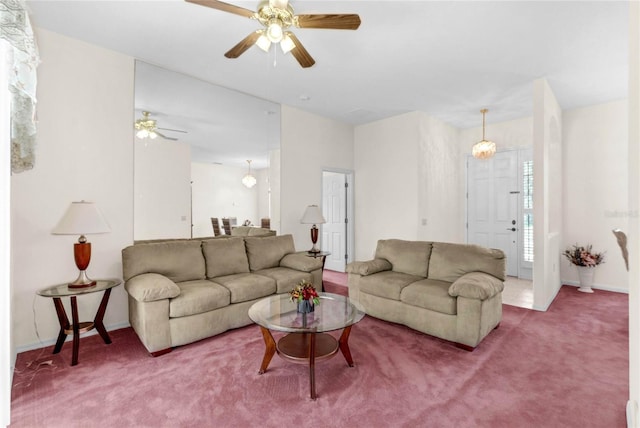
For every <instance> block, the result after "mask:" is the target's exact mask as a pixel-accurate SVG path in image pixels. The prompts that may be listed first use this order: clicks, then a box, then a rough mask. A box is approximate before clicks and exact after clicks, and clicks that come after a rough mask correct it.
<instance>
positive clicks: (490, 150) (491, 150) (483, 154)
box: [471, 108, 496, 159]
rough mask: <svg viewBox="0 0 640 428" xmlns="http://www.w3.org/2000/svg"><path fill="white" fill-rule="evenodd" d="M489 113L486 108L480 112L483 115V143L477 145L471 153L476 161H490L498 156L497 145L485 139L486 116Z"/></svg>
mask: <svg viewBox="0 0 640 428" xmlns="http://www.w3.org/2000/svg"><path fill="white" fill-rule="evenodd" d="M488 111H489V110H487V109H486V108H483V109H482V110H480V113H482V141H479V142H477V143H475V144H474V145H473V149H472V151H471V154H472V155H473V157H474V158H476V159H489V158H490V157H491V156H493V155H494V154H496V143H494V142H493V141H489V140H486V139H485V138H484V116H485V114H487V112H488Z"/></svg>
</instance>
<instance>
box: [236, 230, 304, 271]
mask: <svg viewBox="0 0 640 428" xmlns="http://www.w3.org/2000/svg"><path fill="white" fill-rule="evenodd" d="M244 242H245V245H246V247H247V256H248V258H249V268H250V269H251V270H252V271H256V270H261V269H269V268H273V267H278V266H279V265H280V260H282V258H283V257H284V256H286V255H287V254H291V253H295V251H296V249H295V246H294V244H293V236H291V235H280V236H265V237H251V236H247V237H246V238H244Z"/></svg>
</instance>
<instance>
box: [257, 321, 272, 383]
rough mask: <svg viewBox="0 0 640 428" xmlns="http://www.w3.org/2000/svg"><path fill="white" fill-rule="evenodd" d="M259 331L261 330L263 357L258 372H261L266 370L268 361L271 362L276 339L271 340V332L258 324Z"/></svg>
mask: <svg viewBox="0 0 640 428" xmlns="http://www.w3.org/2000/svg"><path fill="white" fill-rule="evenodd" d="M260 331H262V338H263V339H264V345H265V350H264V357H262V365H261V366H260V371H259V372H258V374H263V373H264V372H266V371H267V367H269V363H270V362H271V358H273V355H274V354H275V353H276V341H275V340H273V336H272V335H271V332H270V331H269V330H268V329H266V328H264V327H262V326H260Z"/></svg>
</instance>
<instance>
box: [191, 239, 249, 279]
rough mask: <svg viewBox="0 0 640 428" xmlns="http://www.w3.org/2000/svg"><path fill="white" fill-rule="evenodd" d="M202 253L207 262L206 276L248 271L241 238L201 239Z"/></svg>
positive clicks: (211, 276) (245, 253)
mask: <svg viewBox="0 0 640 428" xmlns="http://www.w3.org/2000/svg"><path fill="white" fill-rule="evenodd" d="M202 253H203V254H204V259H205V262H206V264H207V278H216V277H219V276H225V275H233V274H236V273H249V260H248V259H247V251H246V250H245V247H244V239H242V238H229V239H209V240H206V241H203V242H202Z"/></svg>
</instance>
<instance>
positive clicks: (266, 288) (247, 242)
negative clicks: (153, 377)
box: [122, 235, 322, 356]
mask: <svg viewBox="0 0 640 428" xmlns="http://www.w3.org/2000/svg"><path fill="white" fill-rule="evenodd" d="M122 268H123V278H124V280H125V285H124V287H125V289H126V290H127V293H128V294H129V322H130V323H131V326H132V327H133V329H134V330H135V332H136V333H137V334H138V337H139V338H140V340H141V341H142V343H143V344H144V346H145V347H146V348H147V350H148V351H149V352H150V353H151V355H153V356H158V355H162V354H164V353H167V352H170V351H171V349H172V348H173V347H175V346H180V345H185V344H187V343H191V342H195V341H197V340H200V339H204V338H207V337H210V336H214V335H216V334H220V333H222V332H224V331H226V330H229V329H232V328H237V327H242V326H245V325H248V324H250V323H251V322H252V321H251V320H250V319H249V316H248V315H247V311H248V310H249V307H250V306H251V305H252V304H253V303H255V302H256V301H258V300H259V299H262V298H264V297H266V296H269V295H272V294H276V293H287V292H289V291H290V290H291V289H292V288H293V287H294V286H295V285H296V284H298V283H299V282H300V281H302V280H306V281H309V282H311V283H313V284H314V285H315V286H316V288H318V289H319V290H321V288H322V260H321V259H319V258H318V259H316V258H313V257H307V256H306V254H305V253H296V252H295V248H294V244H293V237H292V236H291V235H281V236H266V237H249V236H247V237H227V238H222V239H204V240H201V239H191V240H168V241H161V242H149V243H141V244H135V245H132V246H129V247H127V248H125V249H123V250H122Z"/></svg>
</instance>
